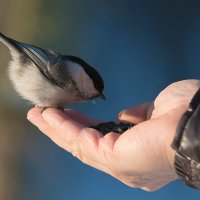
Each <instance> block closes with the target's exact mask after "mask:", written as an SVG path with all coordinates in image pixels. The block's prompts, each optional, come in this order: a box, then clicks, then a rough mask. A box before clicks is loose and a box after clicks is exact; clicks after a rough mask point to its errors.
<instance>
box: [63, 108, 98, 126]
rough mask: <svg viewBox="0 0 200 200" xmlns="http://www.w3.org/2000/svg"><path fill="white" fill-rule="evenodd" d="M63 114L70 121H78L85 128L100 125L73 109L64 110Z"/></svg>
mask: <svg viewBox="0 0 200 200" xmlns="http://www.w3.org/2000/svg"><path fill="white" fill-rule="evenodd" d="M65 113H66V114H67V115H68V116H69V117H70V118H72V119H74V120H76V121H79V122H80V123H81V124H84V125H85V126H88V127H89V126H95V125H97V124H99V123H100V121H98V120H94V119H91V118H89V117H87V116H85V115H83V114H82V113H80V112H78V111H77V110H73V109H65Z"/></svg>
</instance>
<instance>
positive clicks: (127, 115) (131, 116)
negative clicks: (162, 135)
mask: <svg viewBox="0 0 200 200" xmlns="http://www.w3.org/2000/svg"><path fill="white" fill-rule="evenodd" d="M152 110H153V102H148V103H144V104H141V105H137V106H134V107H132V108H128V109H125V110H123V111H121V112H120V113H119V115H118V119H117V120H118V121H120V122H130V123H134V124H138V123H140V122H143V121H145V120H147V119H149V118H150V116H151V113H152Z"/></svg>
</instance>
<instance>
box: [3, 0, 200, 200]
mask: <svg viewBox="0 0 200 200" xmlns="http://www.w3.org/2000/svg"><path fill="white" fill-rule="evenodd" d="M199 9H200V2H199V1H187V0H179V1H178V0H162V1H160V0H152V1H149V0H146V1H145V0H140V1H136V0H124V1H118V0H109V1H106V0H96V1H92V0H84V1H81V0H56V1H53V0H34V1H27V0H0V31H1V32H3V33H4V34H7V35H8V36H10V37H12V38H15V39H16V40H19V41H23V42H27V43H30V44H35V45H36V46H41V47H43V48H50V49H54V50H57V51H59V52H61V53H65V54H70V55H76V56H80V57H81V58H83V59H84V60H86V61H87V62H88V63H90V64H91V65H92V66H94V67H95V68H96V69H97V70H98V71H99V72H100V73H101V74H102V76H103V78H104V80H105V95H106V97H107V101H105V102H104V101H101V100H97V103H96V104H92V103H90V102H89V103H86V104H80V105H73V106H72V107H73V108H75V109H78V110H80V111H81V112H83V113H85V114H87V115H88V116H90V117H93V118H97V119H102V120H115V118H116V115H117V113H118V112H120V111H121V110H122V109H124V108H127V107H130V106H132V105H135V104H138V103H142V102H146V101H150V100H153V99H154V98H155V97H156V96H157V95H158V93H159V92H160V91H161V90H162V89H164V88H165V87H166V86H167V85H169V84H170V83H172V82H175V81H179V80H182V79H191V78H194V79H199V77H200V56H199V54H200V12H199ZM9 59H10V54H9V51H8V49H7V48H6V47H5V46H3V45H2V44H0V97H1V99H0V199H5V200H27V199H29V200H42V199H48V200H55V199H56V200H63V199H69V200H71V199H73V200H93V199H95V200H101V199H115V200H122V199H123V200H124V199H142V200H143V199H149V200H151V199H153V200H157V199H161V198H162V199H163V200H164V199H177V198H178V199H182V200H185V199H188V198H190V199H192V198H197V197H198V196H199V194H200V192H199V191H195V190H192V189H190V188H188V187H186V186H184V185H183V184H182V183H180V181H175V182H173V183H170V184H168V185H167V186H165V187H164V188H162V189H160V190H159V191H156V192H153V193H148V192H145V191H142V190H140V189H133V188H130V187H128V186H125V185H123V184H122V183H120V182H119V181H118V180H116V179H114V178H113V177H111V176H109V175H107V174H104V173H102V172H100V171H98V170H96V169H93V168H91V167H89V166H86V165H84V164H82V163H81V162H80V161H78V160H77V159H76V158H74V157H73V156H71V155H70V154H68V153H67V152H65V151H64V150H62V149H61V148H59V147H57V146H56V145H55V144H54V143H53V142H51V141H50V140H49V139H48V138H47V137H46V136H44V135H43V134H41V133H40V131H39V130H37V128H35V127H34V126H33V125H31V124H30V123H29V122H28V121H27V120H26V113H27V111H28V110H29V109H30V108H31V107H32V105H30V104H29V103H27V102H25V101H24V100H22V99H21V98H20V97H18V95H17V94H16V92H15V91H14V90H13V88H12V85H11V83H10V81H9V79H8V76H7V65H8V61H9ZM30 78H31V77H30ZM104 111H106V112H104ZM197 195H198V196H197Z"/></svg>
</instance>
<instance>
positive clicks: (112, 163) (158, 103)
mask: <svg viewBox="0 0 200 200" xmlns="http://www.w3.org/2000/svg"><path fill="white" fill-rule="evenodd" d="M198 88H199V81H197V80H187V81H181V82H177V83H174V84H172V85H170V86H169V87H167V88H166V89H165V90H163V91H162V92H161V93H160V94H159V95H158V97H157V98H156V99H155V101H154V102H152V103H146V104H143V105H139V106H136V107H133V108H130V109H127V110H124V111H122V112H121V113H120V114H119V119H118V120H119V121H125V122H131V123H135V124H136V125H135V126H134V127H133V128H131V129H129V130H127V131H126V132H124V133H123V134H122V135H119V134H117V133H113V132H110V133H108V134H107V135H105V136H103V135H102V134H101V133H99V132H98V131H96V130H95V129H92V128H88V127H89V126H91V125H96V124H98V123H99V122H98V121H95V120H92V119H89V118H87V117H86V116H83V115H82V114H81V113H79V112H77V111H74V110H69V109H67V110H65V112H60V111H59V110H56V109H47V110H46V111H44V112H43V113H42V114H41V113H40V110H39V109H38V108H33V109H31V110H30V111H29V113H28V119H29V120H30V121H31V122H32V123H33V124H35V125H36V126H37V127H38V128H39V129H40V130H41V131H42V132H44V133H45V134H46V135H47V136H48V137H50V138H51V139H52V140H53V141H54V142H55V143H56V144H57V145H59V146H60V147H62V148H64V149H65V150H67V151H68V152H71V153H72V154H73V155H74V156H75V157H77V158H78V159H80V160H81V161H82V162H84V163H86V164H88V165H90V166H93V167H95V168H97V169H99V170H102V171H104V172H106V173H108V174H110V175H112V176H114V177H115V178H117V179H119V180H120V181H122V182H124V183H125V184H127V185H129V186H131V187H139V188H142V189H144V190H146V191H152V190H157V189H159V188H160V187H162V186H164V185H165V184H167V183H168V182H171V181H172V180H174V179H176V173H175V171H174V168H173V158H174V151H173V149H172V148H171V147H170V145H171V142H172V140H173V138H174V136H175V132H176V127H177V124H178V121H179V119H180V117H181V116H182V114H183V113H184V112H185V110H186V109H187V106H188V104H189V102H190V100H191V98H192V97H193V95H194V93H195V92H196V91H197V89H198Z"/></svg>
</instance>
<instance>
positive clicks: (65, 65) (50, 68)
mask: <svg viewBox="0 0 200 200" xmlns="http://www.w3.org/2000/svg"><path fill="white" fill-rule="evenodd" d="M0 42H2V43H3V44H4V45H6V46H7V47H8V48H9V50H10V53H11V57H12V59H11V61H10V63H9V65H8V76H9V78H10V80H11V82H12V84H13V86H14V88H15V90H16V91H17V93H18V94H19V95H20V96H21V97H22V98H24V99H25V100H28V101H29V102H31V103H33V104H34V105H36V106H38V107H40V108H41V112H43V111H44V110H46V109H47V108H59V109H63V108H64V106H65V105H68V104H71V103H77V102H85V101H89V100H93V99H95V98H97V97H100V98H102V99H104V100H105V99H106V97H105V95H104V94H103V90H104V81H103V79H102V77H101V75H100V74H99V72H98V71H97V70H96V69H94V68H93V67H92V66H90V65H89V64H88V63H86V62H85V61H84V60H83V59H81V58H79V57H77V56H72V55H63V54H61V53H59V52H56V51H53V50H50V49H43V48H40V47H37V46H34V45H30V44H26V43H23V42H18V41H16V40H14V39H12V38H9V37H7V36H6V35H4V34H3V33H1V32H0Z"/></svg>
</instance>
